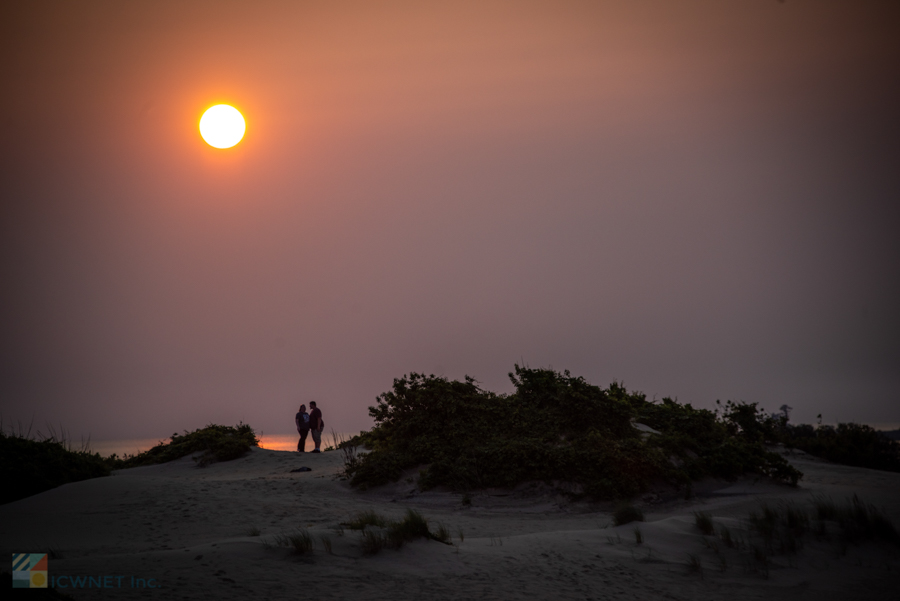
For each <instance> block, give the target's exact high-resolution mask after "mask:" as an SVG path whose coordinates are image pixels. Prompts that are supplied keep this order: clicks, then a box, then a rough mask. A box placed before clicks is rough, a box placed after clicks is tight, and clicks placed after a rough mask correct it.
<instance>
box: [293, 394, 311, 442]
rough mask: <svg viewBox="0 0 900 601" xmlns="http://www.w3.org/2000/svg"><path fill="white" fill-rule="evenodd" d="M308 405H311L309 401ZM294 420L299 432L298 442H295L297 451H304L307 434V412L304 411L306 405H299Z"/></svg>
mask: <svg viewBox="0 0 900 601" xmlns="http://www.w3.org/2000/svg"><path fill="white" fill-rule="evenodd" d="M310 405H312V403H310ZM294 422H295V423H296V424H297V432H299V433H300V442H298V443H297V452H299V453H303V452H305V451H306V436H307V434H309V413H307V412H306V405H300V411H298V412H297V416H296V417H295V418H294Z"/></svg>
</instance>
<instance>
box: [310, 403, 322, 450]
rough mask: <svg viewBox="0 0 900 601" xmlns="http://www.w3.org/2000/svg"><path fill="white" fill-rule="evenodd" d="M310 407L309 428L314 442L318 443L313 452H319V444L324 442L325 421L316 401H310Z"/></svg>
mask: <svg viewBox="0 0 900 601" xmlns="http://www.w3.org/2000/svg"><path fill="white" fill-rule="evenodd" d="M309 409H310V411H309V429H310V431H311V432H312V437H313V442H314V443H316V448H315V449H313V450H312V452H313V453H319V452H320V451H319V445H321V444H322V430H324V429H325V422H323V421H322V412H321V411H320V410H319V408H318V407H316V402H315V401H310V403H309Z"/></svg>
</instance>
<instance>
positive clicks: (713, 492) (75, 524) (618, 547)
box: [0, 449, 900, 601]
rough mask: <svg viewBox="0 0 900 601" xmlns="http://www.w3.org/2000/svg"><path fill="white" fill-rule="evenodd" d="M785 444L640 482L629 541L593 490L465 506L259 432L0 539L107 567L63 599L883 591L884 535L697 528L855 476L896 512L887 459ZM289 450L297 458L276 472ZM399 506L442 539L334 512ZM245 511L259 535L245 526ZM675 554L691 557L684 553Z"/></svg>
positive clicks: (891, 551) (61, 498) (894, 561)
mask: <svg viewBox="0 0 900 601" xmlns="http://www.w3.org/2000/svg"><path fill="white" fill-rule="evenodd" d="M790 460H791V462H792V463H793V464H794V465H796V467H798V468H799V469H800V470H802V471H803V472H804V473H805V477H804V479H803V480H802V482H801V486H800V487H799V488H796V489H795V488H789V487H784V486H777V485H773V484H770V483H768V482H764V481H763V482H755V481H754V480H753V479H743V480H741V481H739V482H737V483H725V482H720V483H715V482H712V483H706V484H704V485H703V486H698V487H697V488H696V490H697V493H698V496H697V497H695V498H694V499H692V500H690V501H686V500H684V499H681V498H674V499H670V500H667V501H657V500H656V499H653V498H652V497H650V496H647V497H646V500H644V501H639V502H638V503H637V504H638V505H639V506H641V507H642V508H643V509H644V511H645V512H646V518H647V520H646V522H644V523H641V524H639V528H640V530H641V533H642V536H643V539H644V542H643V544H641V545H638V544H637V543H636V541H635V535H634V528H635V524H628V525H625V526H620V527H611V525H610V523H611V521H612V518H611V514H610V509H611V507H610V506H609V505H602V504H600V505H591V504H588V503H571V502H568V501H566V500H565V498H563V497H560V496H557V495H555V494H551V493H543V494H540V493H530V495H526V494H524V493H522V492H510V491H489V493H481V494H475V495H473V496H472V506H471V507H470V508H466V507H463V506H462V504H461V496H460V495H456V494H451V493H447V492H429V493H424V494H414V493H413V494H411V493H412V489H413V486H412V485H411V484H408V483H406V482H401V483H400V484H397V485H393V486H389V487H384V488H383V489H382V490H379V491H374V492H368V493H360V492H357V491H355V490H352V489H350V488H349V486H348V485H347V484H346V483H345V482H342V481H340V480H337V479H336V478H335V475H336V474H337V472H338V471H339V469H340V467H341V454H340V453H339V452H329V453H323V454H320V455H314V454H309V453H307V454H306V455H303V456H301V455H298V454H296V453H290V452H284V451H269V450H264V449H255V450H254V451H253V452H251V453H250V454H249V455H248V456H246V457H245V458H243V459H239V460H237V461H232V462H226V463H220V464H215V465H213V466H210V467H208V468H205V469H198V468H196V467H194V464H193V462H192V461H191V460H190V459H184V460H181V461H177V462H173V463H170V464H166V465H160V466H152V467H143V468H135V469H130V470H123V471H120V472H117V473H116V474H115V475H114V476H112V477H110V478H100V479H95V480H89V481H85V482H79V483H75V484H70V485H66V486H62V487H60V488H57V489H55V490H51V491H48V492H46V493H43V494H40V495H37V496H35V497H31V498H29V499H24V500H22V501H18V502H16V503H11V504H8V505H4V506H0V540H2V544H3V547H4V549H3V550H4V552H6V553H11V552H25V551H28V552H47V551H48V550H49V549H51V548H52V549H53V550H54V551H56V552H58V553H59V554H61V557H60V558H51V560H50V575H51V576H53V577H56V578H58V577H59V576H61V575H68V576H103V575H112V576H125V578H124V579H122V580H121V586H122V589H116V590H98V589H88V590H75V591H72V590H71V589H69V590H68V591H66V592H69V593H70V594H72V596H73V597H75V598H76V599H93V598H100V597H102V598H117V599H141V598H158V599H241V600H244V599H304V598H309V599H413V598H428V599H430V598H437V599H519V598H521V599H728V600H743V599H815V600H817V601H820V600H825V599H898V598H900V587H898V583H900V548H897V547H891V546H888V545H886V544H882V543H866V544H863V545H861V546H850V547H849V548H848V549H847V551H846V553H842V552H841V549H840V548H839V545H838V543H837V542H836V539H835V538H834V537H832V540H831V541H824V540H822V541H817V540H815V538H814V537H807V539H806V542H805V546H804V548H803V549H802V550H801V551H800V552H799V553H798V554H797V555H793V556H786V555H776V556H774V557H772V558H771V561H772V565H771V566H770V568H769V570H768V574H766V573H765V570H763V569H761V568H760V567H758V566H757V567H754V562H753V557H752V552H751V551H750V550H748V549H744V550H737V549H728V548H726V547H725V546H724V544H723V543H722V541H721V540H720V539H718V538H716V537H704V536H702V535H701V534H700V532H699V531H698V529H697V527H696V526H695V525H694V518H693V512H694V511H698V510H702V511H707V512H709V513H711V514H712V515H713V517H714V520H715V521H716V523H718V524H722V525H727V526H728V527H729V528H731V529H732V531H733V532H734V533H735V534H736V535H741V532H742V530H743V528H744V527H745V520H746V517H747V515H748V513H749V512H750V511H752V510H753V509H754V508H757V507H758V504H759V503H760V502H761V501H767V502H769V503H778V502H780V501H784V500H790V501H793V502H796V503H799V504H803V503H808V502H809V501H810V499H811V498H812V496H813V495H823V494H824V495H828V496H831V497H832V498H834V499H835V500H843V499H844V498H845V497H847V496H849V495H852V494H858V495H859V496H860V498H862V499H864V500H865V501H868V502H870V503H873V504H875V505H876V506H879V507H881V508H883V509H884V511H885V512H886V513H887V514H888V515H889V516H890V517H891V518H892V520H893V521H894V523H895V524H897V525H898V526H900V474H894V473H887V472H878V471H873V470H866V469H859V468H850V467H844V466H836V465H832V464H828V463H826V462H823V461H820V460H817V459H814V458H810V457H807V456H804V455H802V454H797V455H793V456H790ZM301 465H305V466H309V467H311V468H312V469H313V471H312V472H306V473H290V472H289V470H290V469H292V468H295V467H299V466H301ZM653 501H657V502H655V503H654V502H653ZM406 508H414V509H417V510H418V511H420V512H421V513H422V514H423V515H424V516H425V517H426V518H428V519H429V522H430V523H432V524H433V525H437V523H443V524H445V525H446V526H447V527H448V528H449V529H450V531H451V532H452V533H453V538H454V541H453V542H454V546H447V545H443V544H440V543H437V542H434V541H421V542H416V543H412V544H409V545H407V546H405V547H404V548H403V549H401V550H399V551H395V550H384V551H382V552H381V553H380V554H378V555H375V556H364V555H363V554H362V552H361V550H360V535H359V533H357V532H353V531H350V530H346V531H344V532H343V535H339V534H338V533H337V531H336V530H335V527H336V526H337V525H338V523H340V522H342V521H345V520H347V519H348V518H350V517H351V516H353V515H354V514H356V513H357V512H359V511H362V510H366V509H372V510H375V511H376V512H379V513H382V514H384V515H386V516H388V517H399V516H400V515H401V514H402V513H403V512H404V511H405V509H406ZM301 526H302V527H307V528H309V531H310V533H312V534H313V535H314V536H315V537H316V547H315V550H314V552H313V553H312V554H311V555H308V556H302V557H301V556H296V555H293V554H291V553H290V552H289V551H288V550H287V549H282V548H277V547H276V548H267V547H266V545H264V542H265V541H266V540H268V541H272V540H274V537H275V536H276V535H278V534H279V533H282V532H285V531H290V530H291V529H295V528H297V527H301ZM252 528H258V529H259V530H260V531H261V536H251V535H250V531H251V529H252ZM459 529H462V531H463V532H464V534H465V540H464V541H462V542H460V540H459V534H458V531H459ZM322 535H325V536H328V537H329V538H330V540H331V542H332V551H333V555H331V554H328V553H326V551H325V550H324V548H323V545H322V543H321V541H320V539H319V537H321V536H322ZM744 536H746V535H744ZM707 543H711V544H712V545H717V546H718V547H719V550H718V552H717V551H715V550H714V549H712V548H710V546H708V545H707ZM690 555H694V556H695V557H696V558H697V560H698V561H699V562H700V564H701V566H702V573H698V572H691V571H690V569H689V568H688V563H689V561H690V559H689V556H690ZM7 557H9V555H7ZM722 558H724V560H725V563H724V564H723V563H722ZM723 565H724V566H727V567H726V568H725V569H724V571H720V569H721V567H722V566H723ZM7 569H8V568H7ZM132 576H134V577H136V578H143V579H151V578H152V579H155V581H156V582H157V583H159V584H160V585H161V588H157V589H133V588H130V579H131V577H132ZM61 590H62V589H61Z"/></svg>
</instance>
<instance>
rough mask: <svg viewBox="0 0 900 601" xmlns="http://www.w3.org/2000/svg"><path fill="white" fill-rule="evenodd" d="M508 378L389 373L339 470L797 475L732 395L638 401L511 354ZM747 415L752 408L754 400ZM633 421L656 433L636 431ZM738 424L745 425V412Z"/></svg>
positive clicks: (460, 483) (545, 477) (446, 481)
mask: <svg viewBox="0 0 900 601" xmlns="http://www.w3.org/2000/svg"><path fill="white" fill-rule="evenodd" d="M509 377H510V380H511V382H512V384H513V385H514V386H515V392H514V393H513V394H508V395H499V394H495V393H493V392H490V391H486V390H483V389H481V388H480V387H479V385H478V383H477V382H475V380H473V379H472V378H469V377H466V378H465V380H464V381H462V382H459V381H450V380H447V379H446V378H443V377H436V376H433V375H432V376H425V375H422V374H416V373H412V374H409V375H408V376H404V377H403V378H400V379H395V380H394V384H393V388H392V390H391V391H389V392H385V393H384V394H382V395H380V396H379V397H378V399H377V404H376V405H375V406H373V407H370V408H369V413H370V415H371V416H372V417H373V418H374V420H375V427H374V428H373V429H372V430H371V431H370V432H367V433H363V434H361V435H360V436H359V437H354V438H353V439H351V441H348V442H347V444H356V445H361V446H365V447H366V449H368V451H369V452H367V453H365V454H360V455H359V456H357V457H356V458H355V460H354V461H350V462H345V472H344V473H345V475H346V476H347V477H348V478H349V479H350V482H351V484H352V485H354V486H357V487H360V488H367V487H370V486H378V485H381V484H386V483H387V482H391V481H396V480H398V479H399V477H400V476H401V474H402V473H403V472H404V471H406V470H409V469H413V468H417V467H421V466H426V467H425V468H423V469H421V471H420V477H419V481H418V485H419V487H420V488H422V489H423V490H427V489H430V488H433V487H436V486H447V487H449V488H451V489H452V490H456V491H462V492H467V491H470V490H475V489H479V488H486V487H513V486H516V485H517V484H520V483H522V482H526V481H530V480H542V481H544V482H547V483H551V482H553V481H556V482H570V483H575V484H578V485H580V486H581V489H582V490H583V491H584V493H583V494H584V495H586V496H588V497H591V498H596V499H624V498H631V497H633V496H634V495H636V494H638V493H639V492H641V491H643V490H646V488H647V487H648V486H649V483H650V482H652V481H660V480H662V481H668V482H670V483H672V484H674V485H678V486H681V485H685V484H688V483H689V482H690V481H691V480H693V479H698V478H702V477H705V476H715V477H721V478H728V479H733V478H735V477H737V476H739V475H741V474H743V473H746V472H755V473H758V474H761V475H765V476H768V477H771V478H773V479H774V480H776V481H779V482H786V483H790V484H796V483H797V481H798V479H799V478H800V477H801V476H802V474H801V473H800V472H799V471H797V470H796V469H794V468H793V467H791V466H790V464H788V463H787V461H786V460H785V459H784V458H783V457H782V456H780V455H778V454H776V453H772V452H769V451H767V450H766V449H765V448H764V446H763V442H762V438H761V437H759V436H756V435H753V436H749V435H746V436H745V435H744V434H743V433H744V430H743V429H741V427H739V426H737V425H735V424H737V423H738V422H740V421H741V420H743V419H744V415H745V414H748V415H749V413H750V412H748V411H746V410H744V409H743V406H738V405H735V409H733V410H732V411H731V413H733V414H734V416H733V419H732V421H731V422H728V421H722V420H719V419H718V418H717V415H716V414H715V413H714V412H712V411H707V410H702V409H694V408H693V407H691V405H690V404H687V405H682V404H679V403H677V402H675V401H673V400H672V399H669V398H666V399H663V401H662V403H661V404H655V403H651V402H648V401H647V400H646V398H645V396H644V395H643V394H640V393H635V392H628V391H627V390H626V389H625V387H624V386H622V385H620V384H619V383H617V382H613V383H612V384H611V385H610V386H609V388H607V389H601V388H599V387H597V386H593V385H591V384H589V383H588V382H587V381H585V380H584V378H580V377H573V376H572V375H571V374H570V373H569V372H568V371H564V372H562V373H558V372H555V371H553V370H548V369H530V368H524V367H519V366H518V365H516V366H515V371H514V373H511V374H509ZM752 415H753V416H758V412H757V411H756V409H755V406H754V407H753V412H752ZM633 421H640V422H641V423H644V424H647V425H648V426H650V427H652V428H654V429H656V430H658V431H659V432H660V434H659V435H653V436H650V437H648V438H646V439H644V438H642V437H641V435H640V433H639V432H638V431H637V430H636V429H635V428H634V427H633ZM754 423H755V422H754ZM746 430H748V431H751V430H753V426H752V425H751V424H750V422H749V421H747V425H746ZM673 460H674V461H673ZM464 502H465V497H464Z"/></svg>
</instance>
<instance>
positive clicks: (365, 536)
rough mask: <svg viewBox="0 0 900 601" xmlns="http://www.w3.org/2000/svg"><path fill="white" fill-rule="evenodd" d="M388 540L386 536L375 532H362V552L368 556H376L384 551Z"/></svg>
mask: <svg viewBox="0 0 900 601" xmlns="http://www.w3.org/2000/svg"><path fill="white" fill-rule="evenodd" d="M386 542H387V541H386V539H385V537H384V534H382V533H381V532H376V531H375V530H363V531H362V551H363V553H364V554H366V555H375V554H376V553H378V552H379V551H381V550H382V549H384V546H385V543H386Z"/></svg>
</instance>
